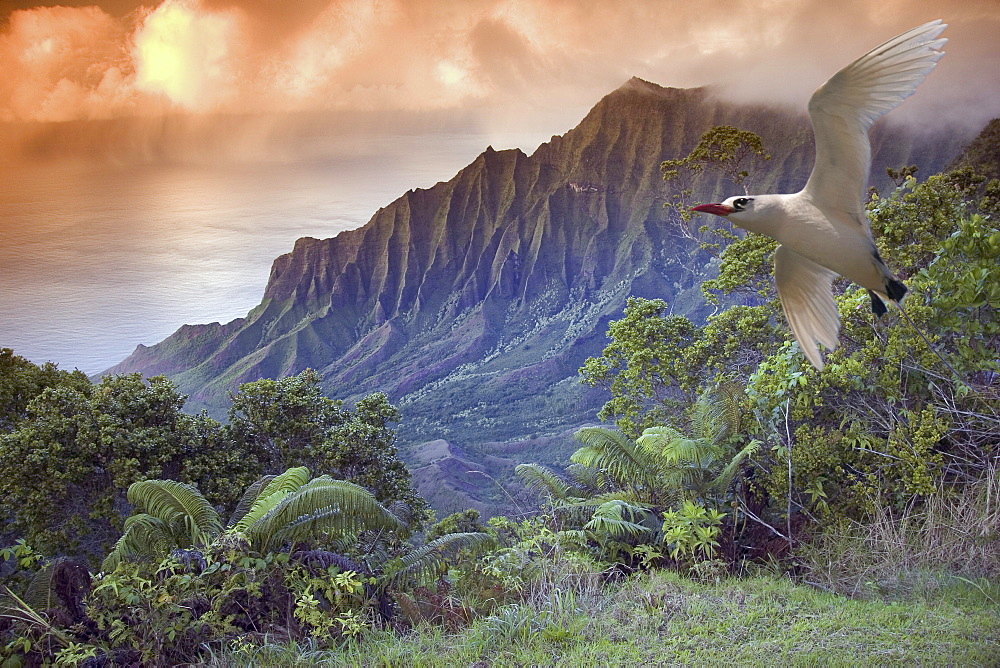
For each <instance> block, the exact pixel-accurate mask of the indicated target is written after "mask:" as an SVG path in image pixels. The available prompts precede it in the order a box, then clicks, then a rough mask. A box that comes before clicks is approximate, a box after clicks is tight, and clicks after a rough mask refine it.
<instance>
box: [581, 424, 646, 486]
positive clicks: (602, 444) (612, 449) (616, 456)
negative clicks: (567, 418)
mask: <svg viewBox="0 0 1000 668" xmlns="http://www.w3.org/2000/svg"><path fill="white" fill-rule="evenodd" d="M573 437H574V438H575V439H576V440H578V441H580V442H581V443H583V447H582V448H580V449H579V450H577V451H576V452H574V453H573V455H572V456H571V457H570V459H571V460H572V461H573V462H574V463H576V464H580V465H581V466H585V467H587V468H590V469H593V470H595V471H599V472H600V473H599V474H598V475H599V479H600V477H606V478H607V480H608V481H609V482H610V483H611V486H612V487H613V488H614V489H616V490H629V491H632V492H634V493H635V495H636V497H637V498H640V499H644V500H647V501H652V502H655V501H656V500H657V497H658V495H659V494H660V493H661V492H662V491H664V489H665V485H664V480H663V473H664V471H663V466H662V463H661V462H660V461H659V460H658V459H657V458H656V457H655V455H654V454H653V453H651V452H649V451H647V450H644V449H642V448H639V447H638V446H637V445H636V443H635V441H633V440H631V439H630V438H628V437H627V436H625V435H624V434H622V433H621V432H620V431H615V430H612V429H605V428H604V427H584V428H582V429H580V430H578V431H577V432H576V433H575V434H574V435H573Z"/></svg>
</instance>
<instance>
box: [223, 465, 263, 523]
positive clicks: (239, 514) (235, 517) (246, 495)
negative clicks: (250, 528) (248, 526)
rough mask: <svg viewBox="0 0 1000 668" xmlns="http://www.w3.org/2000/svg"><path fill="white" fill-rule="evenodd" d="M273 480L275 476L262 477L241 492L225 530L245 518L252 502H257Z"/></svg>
mask: <svg viewBox="0 0 1000 668" xmlns="http://www.w3.org/2000/svg"><path fill="white" fill-rule="evenodd" d="M274 478H275V476H273V475H266V476H262V477H261V478H260V479H259V480H257V482H255V483H253V484H252V485H250V486H249V487H247V489H246V491H245V492H243V496H241V497H240V501H239V503H237V504H236V510H234V511H233V514H232V515H230V516H229V521H228V522H226V528H227V529H231V528H232V527H233V526H235V525H236V523H237V522H239V521H240V520H241V519H243V518H244V517H246V514H247V513H249V512H250V509H251V508H253V503H254V501H256V500H257V497H258V496H260V493H261V492H262V491H263V490H264V488H265V487H267V486H268V485H269V484H271V481H272V480H274Z"/></svg>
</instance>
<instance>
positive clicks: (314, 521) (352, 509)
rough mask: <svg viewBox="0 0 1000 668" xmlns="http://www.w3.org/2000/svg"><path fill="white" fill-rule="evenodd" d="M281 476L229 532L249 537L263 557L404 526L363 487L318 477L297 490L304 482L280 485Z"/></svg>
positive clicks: (288, 480)
mask: <svg viewBox="0 0 1000 668" xmlns="http://www.w3.org/2000/svg"><path fill="white" fill-rule="evenodd" d="M293 470H294V469H290V470H289V471H293ZM286 473H288V472H286ZM282 476H284V474H282ZM282 476H278V478H275V480H273V481H272V482H271V483H270V484H269V485H267V486H266V487H265V488H264V489H263V490H262V491H261V493H260V495H259V496H258V498H257V500H256V501H255V502H254V504H253V506H252V507H251V509H250V511H249V512H247V514H246V515H244V516H243V517H242V518H241V519H240V520H239V521H238V522H236V524H235V525H233V527H232V528H231V529H229V530H228V532H232V533H237V534H241V535H243V536H245V537H246V538H247V540H249V541H250V546H251V548H252V549H255V550H257V551H259V552H270V551H274V550H276V549H279V548H280V547H281V546H282V545H284V544H291V543H294V542H296V541H298V540H302V539H304V538H307V537H309V536H314V535H317V534H319V533H322V532H324V531H330V532H332V533H335V534H347V533H352V534H356V533H358V532H361V531H364V530H368V529H382V530H390V531H391V530H398V529H402V528H403V526H404V525H403V522H402V521H401V520H400V519H399V518H398V517H396V516H395V515H393V514H392V513H391V512H390V511H389V510H388V509H387V508H385V507H384V506H383V505H382V504H381V503H379V502H378V501H377V500H376V499H375V497H374V496H373V495H372V494H371V492H369V491H368V490H366V489H365V488H363V487H360V486H358V485H355V484H353V483H350V482H346V481H344V480H333V479H332V478H330V477H329V476H320V477H319V478H314V479H313V480H309V481H308V482H306V483H304V484H300V485H299V486H298V487H297V488H294V487H293V485H294V484H297V483H298V482H299V481H300V480H301V477H300V476H298V477H290V479H286V480H279V479H280V478H281V477H282ZM306 478H308V471H306Z"/></svg>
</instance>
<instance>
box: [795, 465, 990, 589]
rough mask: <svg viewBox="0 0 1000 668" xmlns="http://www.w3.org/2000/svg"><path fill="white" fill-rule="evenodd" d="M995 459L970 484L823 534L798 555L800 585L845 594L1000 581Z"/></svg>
mask: <svg viewBox="0 0 1000 668" xmlns="http://www.w3.org/2000/svg"><path fill="white" fill-rule="evenodd" d="M998 469H1000V462H998V460H997V459H994V460H993V462H992V464H991V465H990V466H989V467H988V468H987V469H986V471H985V472H984V474H983V476H982V477H981V478H980V479H979V480H977V481H975V482H972V483H966V484H963V485H950V486H947V487H942V488H940V489H939V490H938V492H937V493H936V494H934V495H933V496H931V497H930V498H928V499H926V500H924V501H923V502H922V503H921V504H919V505H918V504H916V503H914V504H911V505H910V506H908V507H907V508H905V509H904V510H903V511H893V510H892V509H886V508H883V507H881V506H878V507H877V510H876V511H875V512H874V513H873V514H872V515H871V516H870V517H869V518H868V520H867V521H866V522H864V523H857V522H853V523H851V524H849V525H847V526H841V527H840V528H838V529H831V530H829V531H827V532H826V533H825V534H824V535H823V536H820V537H818V538H817V539H816V540H814V541H813V542H812V544H811V545H810V546H808V547H806V548H805V549H804V551H803V558H804V559H805V562H806V567H807V569H808V571H809V576H808V578H807V579H808V580H809V581H810V582H812V583H813V584H816V585H818V586H820V587H823V588H824V589H829V590H831V591H836V592H838V593H842V594H845V595H848V596H854V597H857V596H865V595H867V594H869V593H877V594H883V595H884V594H892V593H893V591H894V590H897V589H900V588H903V589H905V590H907V591H906V592H905V593H907V594H912V593H914V592H913V591H912V590H913V588H914V587H922V586H934V585H933V583H934V582H935V581H939V580H940V579H941V578H948V577H952V578H955V577H957V578H961V579H978V578H986V579H993V580H996V579H998V578H1000V470H998Z"/></svg>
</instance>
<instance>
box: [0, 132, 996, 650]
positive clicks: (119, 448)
mask: <svg viewBox="0 0 1000 668" xmlns="http://www.w3.org/2000/svg"><path fill="white" fill-rule="evenodd" d="M758 140H759V138H758ZM703 145H704V146H707V147H709V148H708V149H705V150H704V151H702V153H699V152H698V151H699V150H700V149H696V151H695V152H693V153H692V154H691V155H689V156H688V158H687V159H685V160H681V161H673V162H671V163H667V164H665V165H664V170H665V172H666V176H668V177H670V178H671V179H677V178H680V171H681V170H683V169H691V170H693V175H692V178H693V179H697V178H701V177H702V176H704V173H705V171H706V170H707V169H709V168H711V169H718V170H719V171H721V172H722V173H724V174H728V175H729V178H731V179H732V180H734V181H735V182H736V183H741V182H744V181H745V180H746V179H748V178H749V177H750V176H751V174H750V172H749V171H748V168H747V167H746V164H747V163H746V161H747V160H749V159H750V158H751V157H753V156H757V157H760V158H761V159H763V158H764V157H765V155H766V154H765V153H764V152H763V145H762V143H760V142H759V141H755V140H754V138H753V137H752V136H750V135H749V134H748V133H745V132H743V131H739V130H737V129H736V128H721V129H719V131H718V132H716V133H715V134H711V135H710V136H707V137H706V138H705V141H703ZM712 147H715V148H712ZM702 148H704V147H702ZM709 149H710V150H709ZM692 156H694V157H692ZM699 156H700V157H699ZM974 167H975V166H974V165H972V166H968V165H966V166H963V167H962V168H961V169H958V170H955V171H951V172H949V173H946V174H940V175H935V176H932V177H930V178H929V179H927V180H925V181H923V182H918V181H917V180H916V179H915V178H914V177H913V174H914V172H915V168H913V167H907V168H904V169H902V170H898V171H894V173H893V175H892V176H893V177H894V178H895V179H896V180H897V181H898V183H899V185H898V187H897V188H896V190H895V191H894V192H893V193H891V194H890V195H889V196H888V197H881V196H879V195H878V194H876V193H873V194H872V198H871V202H870V205H869V215H870V217H871V219H872V224H873V227H874V229H875V232H876V236H877V237H879V238H880V239H884V240H887V241H888V242H889V243H891V244H892V245H893V247H894V249H895V251H896V252H894V253H887V254H886V255H887V256H888V257H889V259H890V261H897V262H899V263H901V267H900V268H899V269H898V271H899V273H900V274H901V275H903V276H905V277H906V278H907V282H908V285H909V287H910V289H911V292H912V296H911V297H910V298H909V299H908V300H907V302H906V308H907V313H908V314H909V316H910V318H912V320H913V323H914V324H915V325H916V326H918V327H920V328H921V329H922V330H924V331H926V332H927V335H928V340H927V341H925V340H924V339H923V338H922V337H921V336H920V335H919V334H918V333H917V332H916V330H915V329H914V327H913V326H911V324H910V323H908V322H907V321H906V320H905V319H903V318H901V317H899V316H897V315H890V316H889V317H887V318H885V319H884V320H882V321H877V320H873V319H872V317H871V316H870V314H869V313H868V310H867V295H866V294H864V292H863V291H861V290H858V289H856V288H854V287H851V286H843V287H842V289H841V290H840V294H838V296H837V299H838V303H839V306H840V310H841V318H842V320H843V323H844V326H843V332H842V336H841V338H842V341H843V343H842V345H841V347H840V348H839V349H838V350H836V351H833V352H829V353H828V355H827V366H826V369H825V370H824V371H823V372H822V373H819V372H817V371H816V370H815V369H813V368H812V367H811V366H809V365H807V364H806V363H805V362H804V360H803V358H802V355H801V353H800V352H799V350H798V349H797V347H796V344H795V343H794V342H792V341H791V340H790V339H789V338H788V336H787V334H786V333H785V328H784V327H783V326H782V324H781V316H780V309H779V306H778V304H777V302H776V300H775V299H774V295H773V293H772V291H771V288H770V282H769V277H768V276H767V275H766V273H764V272H763V268H764V267H766V266H768V264H769V261H768V255H769V253H770V252H771V249H772V247H771V246H769V245H768V244H766V243H762V242H761V240H760V238H752V237H745V238H744V237H739V236H737V235H735V234H734V233H733V232H732V231H731V230H701V231H699V234H701V235H703V236H702V239H701V241H702V243H704V244H705V245H706V250H708V251H709V252H710V253H717V255H718V258H719V269H720V273H719V276H718V277H717V278H716V279H714V280H712V281H706V282H705V283H703V285H702V289H703V290H705V291H706V294H707V295H708V296H710V297H711V298H713V299H715V300H716V301H715V303H716V304H717V305H718V307H719V311H718V312H717V313H716V314H715V315H714V316H712V317H711V318H709V319H708V320H707V321H706V322H705V323H704V324H703V325H696V324H695V323H694V322H693V321H691V320H689V319H688V318H686V317H685V316H680V315H676V314H671V311H670V306H669V304H667V302H665V301H662V300H641V299H632V300H629V302H628V305H627V307H626V309H625V314H624V318H623V319H621V320H619V321H616V322H613V323H611V325H610V329H609V337H610V339H611V340H610V342H609V344H608V346H607V347H606V348H605V350H604V352H603V354H602V355H600V356H598V357H594V358H592V359H590V360H588V361H587V363H586V365H585V366H584V367H583V369H581V372H582V375H583V380H584V382H585V383H587V384H590V385H592V386H595V387H603V388H606V389H607V390H609V391H610V399H609V401H608V403H607V404H606V405H605V407H604V409H603V411H602V413H601V416H602V417H603V418H605V419H609V420H614V421H615V422H616V427H617V428H615V429H611V428H606V427H587V428H584V429H581V430H579V431H578V432H577V434H576V439H577V441H578V442H579V444H580V447H578V448H577V450H576V451H575V452H574V453H573V454H572V456H571V457H570V461H571V464H570V465H569V466H567V467H566V469H565V471H560V470H556V469H555V468H549V467H546V466H542V465H540V464H523V465H521V466H519V467H518V468H517V475H518V476H519V477H520V478H521V479H522V480H523V481H524V482H525V483H526V485H527V486H528V488H529V489H530V490H533V491H535V492H538V493H539V495H540V497H541V500H542V502H543V503H542V507H541V508H540V509H539V512H538V513H535V514H533V515H531V516H528V517H522V518H518V519H511V518H507V517H494V518H491V519H489V521H486V522H484V521H483V519H482V518H481V517H480V515H479V513H478V512H476V511H475V510H467V511H464V512H459V513H455V514H453V515H450V516H448V517H446V518H444V519H443V520H441V521H440V522H438V523H436V524H433V525H431V526H430V527H429V528H427V527H428V525H429V524H430V519H431V513H430V512H429V511H428V510H427V508H426V504H425V503H424V502H423V500H422V499H420V497H419V496H418V495H417V494H416V493H415V491H414V490H413V489H412V487H411V485H410V478H409V474H408V473H407V471H406V469H405V468H404V467H403V465H402V463H401V462H400V461H399V458H398V456H397V452H396V448H395V438H396V433H395V429H394V428H393V424H394V423H395V422H397V421H398V420H399V415H398V413H397V411H396V409H395V407H393V406H392V405H390V404H389V402H388V401H387V399H386V397H385V396H384V395H379V394H375V395H370V396H368V397H365V398H363V399H360V400H358V401H357V402H356V403H355V405H354V407H353V408H345V407H344V405H343V404H342V403H341V402H340V401H335V400H332V399H329V398H327V397H325V396H324V395H323V394H322V392H321V390H320V377H319V376H318V374H316V373H314V372H312V371H305V372H303V373H301V374H298V375H296V376H291V377H288V378H283V379H280V380H261V381H257V382H254V383H248V384H245V385H243V386H241V387H240V388H239V390H238V391H237V392H236V393H235V394H234V395H233V397H232V399H233V401H232V408H231V410H230V413H229V422H228V424H226V425H222V424H220V423H218V422H216V421H215V420H213V419H211V418H209V417H208V416H207V415H205V414H200V415H188V414H185V413H183V412H182V411H181V408H182V406H183V405H184V403H185V398H184V397H183V396H182V395H180V394H178V392H177V390H176V387H175V386H174V385H173V384H172V383H171V382H170V381H168V380H167V379H166V378H163V377H154V378H150V379H145V380H144V379H143V378H142V377H141V376H139V375H138V374H130V375H116V376H107V377H105V378H104V379H102V380H101V382H100V383H96V384H94V383H91V382H90V381H89V380H87V379H86V378H84V377H83V376H82V374H79V373H65V372H61V371H59V370H58V369H56V368H55V367H54V366H52V365H46V366H44V367H36V366H35V365H32V364H31V363H30V362H28V361H27V360H24V359H23V358H19V357H17V356H16V355H14V354H13V351H10V350H3V351H0V493H2V494H3V495H4V498H5V500H6V504H5V506H4V516H3V518H2V522H3V524H2V529H3V531H4V534H5V538H6V543H5V544H6V545H8V547H5V548H3V549H2V550H0V559H2V560H3V566H2V567H3V571H2V573H3V576H4V586H3V587H2V588H0V658H2V659H3V661H4V662H5V664H4V665H12V666H14V665H42V664H55V665H83V664H86V665H119V664H128V665H131V664H142V665H177V664H187V663H205V664H208V665H225V666H234V665H236V666H239V665H248V666H249V665H253V666H258V665H313V664H315V663H318V662H331V663H333V664H336V665H397V664H412V665H442V664H444V665H454V664H459V665H462V664H467V665H468V664H478V663H480V662H488V663H489V665H526V664H531V665H535V664H538V665H549V664H555V665H568V664H580V665H621V664H627V665H631V664H652V663H681V664H690V663H693V664H701V663H712V662H717V661H718V660H719V659H720V657H724V658H725V660H727V661H731V662H734V663H736V664H737V665H760V664H767V665H773V664H814V663H819V664H824V665H825V664H832V665H857V664H866V665H914V664H916V665H923V664H932V665H934V664H962V665H994V664H996V663H997V662H998V661H1000V621H998V620H997V618H996V615H995V612H996V609H997V604H998V601H1000V584H998V582H1000V503H998V499H1000V451H998V444H1000V417H998V411H997V409H998V407H1000V406H998V404H1000V393H998V392H997V389H996V388H997V379H998V378H1000V360H998V359H997V354H996V351H997V350H998V348H1000V318H998V317H997V316H998V308H1000V261H998V260H1000V231H998V230H997V228H996V225H995V223H994V221H995V220H996V219H997V216H998V215H1000V207H998V204H997V203H998V202H1000V197H998V196H997V195H998V193H1000V183H997V182H996V181H990V180H987V179H986V178H983V177H980V176H977V173H976V171H975V170H974ZM675 205H676V203H675ZM740 286H750V289H749V292H745V293H744V294H740V295H735V296H734V294H733V293H734V292H735V291H736V290H737V289H739V288H740ZM750 295H754V296H753V297H752V299H751V298H750ZM741 301H744V302H746V303H740V302H741ZM726 303H728V304H729V306H728V308H724V307H723V306H724V304H726ZM928 346H931V347H928ZM522 380H523V379H522ZM518 387H520V386H518ZM425 529H426V531H425Z"/></svg>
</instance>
